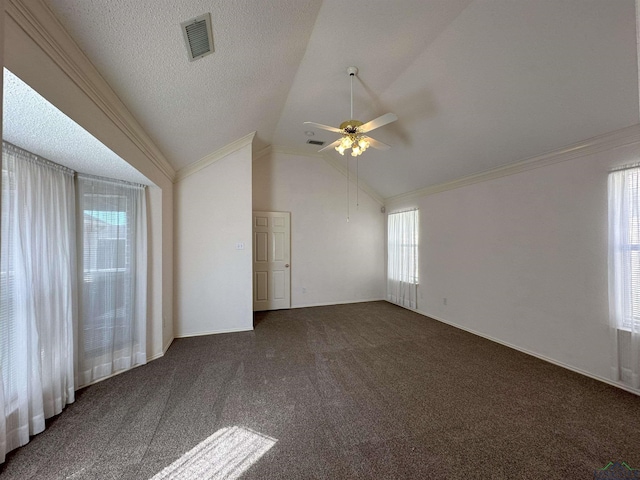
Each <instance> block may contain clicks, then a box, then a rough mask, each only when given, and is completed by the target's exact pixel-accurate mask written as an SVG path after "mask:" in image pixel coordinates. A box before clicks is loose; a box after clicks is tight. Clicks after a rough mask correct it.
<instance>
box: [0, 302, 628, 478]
mask: <svg viewBox="0 0 640 480" xmlns="http://www.w3.org/2000/svg"><path fill="white" fill-rule="evenodd" d="M255 323H256V328H255V331H254V332H246V333H233V334H225V335H215V336H206V337H197V338H189V339H178V340H176V341H175V342H174V343H173V345H172V346H171V348H170V349H169V351H168V352H167V354H166V355H165V356H164V357H163V358H161V359H159V360H156V361H153V362H151V363H150V364H149V365H146V366H144V367H139V368H136V369H134V370H132V371H130V372H127V373H124V374H122V375H119V376H117V377H114V378H111V379H109V380H106V381H104V382H101V383H99V384H97V385H94V386H91V387H88V388H86V389H84V390H82V391H80V392H78V397H77V401H76V402H75V403H74V404H72V405H70V406H68V407H67V408H66V410H65V411H64V412H63V413H62V414H61V415H59V416H58V417H56V418H54V419H52V420H51V421H50V426H49V428H48V429H47V430H46V431H45V432H44V433H42V434H40V435H38V436H36V437H35V438H33V439H32V441H31V443H30V444H29V445H27V446H26V447H23V448H21V449H18V450H16V451H15V452H14V453H12V454H10V455H9V457H8V459H7V462H6V463H5V464H4V466H3V467H2V470H0V473H1V474H2V478H3V480H4V479H5V478H6V479H7V480H8V479H12V478H20V479H29V478H37V479H41V478H43V479H44V478H51V479H54V478H55V479H58V478H72V479H103V478H104V479H106V478H114V479H120V478H122V479H148V478H150V477H152V476H153V475H155V474H156V473H158V472H159V471H161V470H162V469H163V468H164V467H166V466H168V465H169V464H171V463H172V462H173V461H174V460H176V459H177V458H179V457H181V456H182V455H183V454H184V453H185V452H187V451H188V450H190V449H191V448H193V447H194V446H196V445H198V444H199V443H200V442H201V441H202V440H204V439H205V438H207V437H209V436H210V435H212V434H213V433H214V432H216V431H218V430H220V429H222V428H224V427H232V426H240V427H246V428H249V429H251V430H253V431H255V432H259V433H262V434H264V435H267V436H269V437H273V438H275V439H277V443H276V444H275V446H273V448H271V449H270V450H269V451H268V452H267V453H266V454H265V455H264V456H263V457H262V458H261V459H260V460H259V461H257V463H255V464H254V465H253V466H252V467H251V468H250V469H249V470H248V471H246V473H245V474H244V477H243V478H246V479H278V478H286V479H289V478H291V479H301V478H322V479H341V478H384V479H387V478H410V479H421V478H425V479H426V478H438V479H442V478H451V479H465V478H483V479H484V478H500V479H502V478H535V479H537V478H558V479H573V478H593V475H594V470H595V469H597V468H602V467H604V466H605V465H606V464H607V463H608V462H610V461H625V462H626V463H627V464H629V465H631V466H632V467H636V468H640V397H637V396H635V395H632V394H630V393H627V392H625V391H623V390H620V389H617V388H614V387H611V386H608V385H606V384H604V383H601V382H598V381H595V380H592V379H589V378H587V377H583V376H581V375H578V374H575V373H573V372H570V371H568V370H565V369H562V368H559V367H556V366H554V365H551V364H548V363H546V362H543V361H541V360H538V359H536V358H533V357H530V356H528V355H525V354H522V353H519V352H517V351H514V350H511V349H509V348H506V347H503V346H501V345H498V344H495V343H492V342H490V341H487V340H484V339H482V338H479V337H477V336H474V335H472V334H469V333H466V332H464V331H461V330H458V329H455V328H453V327H450V326H447V325H444V324H442V323H440V322H437V321H435V320H431V319H428V318H425V317H423V316H420V315H418V314H415V313H413V312H410V311H407V310H404V309H402V308H399V307H396V306H393V305H391V304H388V303H385V302H371V303H362V304H352V305H340V306H330V307H316V308H306V309H296V310H287V311H276V312H264V313H258V314H256V317H255Z"/></svg>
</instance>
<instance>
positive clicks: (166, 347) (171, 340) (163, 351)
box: [162, 337, 175, 355]
mask: <svg viewBox="0 0 640 480" xmlns="http://www.w3.org/2000/svg"><path fill="white" fill-rule="evenodd" d="M174 338H175V337H171V338H170V339H169V341H168V342H167V344H166V345H165V346H164V347H162V354H163V355H164V354H165V353H167V350H169V347H170V346H171V344H172V343H173V340H174Z"/></svg>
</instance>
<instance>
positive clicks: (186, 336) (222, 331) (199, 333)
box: [175, 327, 253, 338]
mask: <svg viewBox="0 0 640 480" xmlns="http://www.w3.org/2000/svg"><path fill="white" fill-rule="evenodd" d="M251 331H253V327H251V328H230V329H223V330H208V331H204V332H196V333H187V334H182V335H176V336H175V338H190V337H201V336H203V335H218V334H220V333H238V332H251Z"/></svg>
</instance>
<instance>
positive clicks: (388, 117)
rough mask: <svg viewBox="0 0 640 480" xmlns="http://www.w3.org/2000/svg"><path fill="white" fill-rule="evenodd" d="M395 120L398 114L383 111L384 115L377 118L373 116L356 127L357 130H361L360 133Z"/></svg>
mask: <svg viewBox="0 0 640 480" xmlns="http://www.w3.org/2000/svg"><path fill="white" fill-rule="evenodd" d="M396 120H398V116H397V115H396V114H395V113H385V114H384V115H382V116H380V117H378V118H374V119H373V120H371V121H370V122H367V123H365V124H364V125H361V126H360V128H358V130H359V131H361V132H362V133H367V132H370V131H371V130H375V129H376V128H380V127H382V126H384V125H386V124H387V123H391V122H395V121H396Z"/></svg>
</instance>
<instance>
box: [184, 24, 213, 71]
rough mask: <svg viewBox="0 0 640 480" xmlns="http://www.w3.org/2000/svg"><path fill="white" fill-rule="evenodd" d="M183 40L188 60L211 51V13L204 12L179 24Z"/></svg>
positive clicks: (200, 56)
mask: <svg viewBox="0 0 640 480" xmlns="http://www.w3.org/2000/svg"><path fill="white" fill-rule="evenodd" d="M180 26H181V27H182V33H183V35H184V41H185V42H186V43H187V53H188V54H189V60H191V61H193V60H197V59H198V58H202V57H204V56H206V55H209V54H210V53H213V34H212V33H211V14H209V13H205V14H203V15H200V16H199V17H196V18H194V19H192V20H187V21H186V22H182V23H181V24H180Z"/></svg>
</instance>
